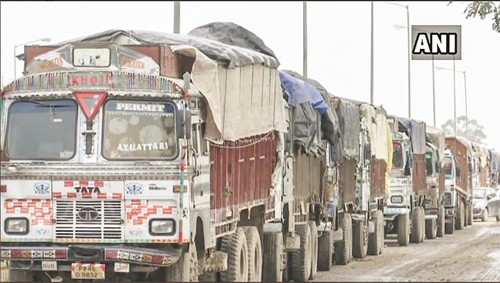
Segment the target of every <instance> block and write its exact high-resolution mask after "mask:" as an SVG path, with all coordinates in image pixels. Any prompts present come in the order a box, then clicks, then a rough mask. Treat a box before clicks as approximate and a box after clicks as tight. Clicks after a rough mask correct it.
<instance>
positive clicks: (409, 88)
mask: <svg viewBox="0 0 500 283" xmlns="http://www.w3.org/2000/svg"><path fill="white" fill-rule="evenodd" d="M406 28H407V32H408V118H410V119H411V79H410V78H411V74H410V69H411V68H410V49H411V41H410V5H406Z"/></svg>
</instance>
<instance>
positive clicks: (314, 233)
mask: <svg viewBox="0 0 500 283" xmlns="http://www.w3.org/2000/svg"><path fill="white" fill-rule="evenodd" d="M307 224H308V225H309V229H310V230H311V244H312V248H311V252H312V253H311V276H310V277H309V279H314V277H316V273H318V226H316V222H315V221H308V222H307Z"/></svg>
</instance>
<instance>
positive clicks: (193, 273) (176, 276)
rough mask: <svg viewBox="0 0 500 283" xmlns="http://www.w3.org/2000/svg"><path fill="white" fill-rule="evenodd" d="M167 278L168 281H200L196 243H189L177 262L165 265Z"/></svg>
mask: <svg viewBox="0 0 500 283" xmlns="http://www.w3.org/2000/svg"><path fill="white" fill-rule="evenodd" d="M165 278H166V281H167V282H180V281H182V282H198V254H197V251H196V246H195V245H194V244H191V245H189V249H188V251H187V252H183V253H182V255H181V257H180V258H179V260H178V261H177V262H176V263H174V264H173V265H171V266H167V267H165Z"/></svg>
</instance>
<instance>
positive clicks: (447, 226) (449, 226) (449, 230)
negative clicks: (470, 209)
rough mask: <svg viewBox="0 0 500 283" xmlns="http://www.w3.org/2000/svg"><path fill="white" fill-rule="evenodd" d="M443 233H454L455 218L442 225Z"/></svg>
mask: <svg viewBox="0 0 500 283" xmlns="http://www.w3.org/2000/svg"><path fill="white" fill-rule="evenodd" d="M444 231H445V233H446V234H453V232H455V217H453V218H452V219H451V222H446V223H445V224H444Z"/></svg>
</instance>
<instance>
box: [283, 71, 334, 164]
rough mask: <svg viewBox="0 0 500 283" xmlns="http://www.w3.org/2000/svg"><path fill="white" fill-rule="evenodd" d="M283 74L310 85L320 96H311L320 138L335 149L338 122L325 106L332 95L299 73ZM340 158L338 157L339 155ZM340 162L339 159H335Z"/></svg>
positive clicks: (314, 94) (288, 72)
mask: <svg viewBox="0 0 500 283" xmlns="http://www.w3.org/2000/svg"><path fill="white" fill-rule="evenodd" d="M283 72H285V73H287V74H289V75H291V76H292V77H294V78H297V79H299V80H302V81H305V82H307V83H309V84H311V85H312V86H313V87H314V88H316V90H318V91H319V93H320V94H321V98H322V100H321V98H320V97H319V96H317V93H316V92H314V93H313V94H312V95H313V96H314V97H315V98H314V99H313V101H314V102H312V103H313V104H314V106H315V108H317V109H319V110H320V113H321V131H322V134H323V135H322V138H323V139H325V140H327V141H328V142H329V143H330V144H331V145H333V146H334V147H337V146H339V145H340V142H339V141H340V135H341V133H340V126H339V121H338V117H337V114H336V113H335V112H334V111H332V110H331V109H330V107H328V106H327V104H328V103H327V101H330V99H331V98H333V95H332V94H330V93H329V92H328V91H327V90H326V89H325V88H324V87H323V86H322V85H321V84H320V83H319V82H317V81H316V80H313V79H310V78H304V77H303V76H301V75H300V74H299V73H297V72H294V71H290V70H284V71H283ZM338 150H339V152H341V148H339V149H338ZM339 157H340V155H339ZM335 160H338V161H340V159H335Z"/></svg>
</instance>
